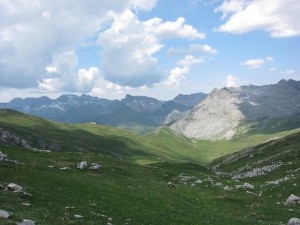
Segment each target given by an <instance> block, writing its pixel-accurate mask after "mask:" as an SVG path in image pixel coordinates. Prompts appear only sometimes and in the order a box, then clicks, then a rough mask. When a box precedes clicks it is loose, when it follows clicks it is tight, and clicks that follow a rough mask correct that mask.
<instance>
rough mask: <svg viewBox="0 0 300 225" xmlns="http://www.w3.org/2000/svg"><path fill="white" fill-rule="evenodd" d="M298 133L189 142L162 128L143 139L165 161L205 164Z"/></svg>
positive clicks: (265, 134) (284, 132) (285, 132)
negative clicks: (152, 146)
mask: <svg viewBox="0 0 300 225" xmlns="http://www.w3.org/2000/svg"><path fill="white" fill-rule="evenodd" d="M299 131H300V129H296V130H289V131H281V132H278V133H270V134H267V133H264V134H251V135H241V136H239V137H236V138H235V139H232V140H221V141H205V140H191V139H189V138H186V137H185V136H183V135H180V134H176V133H174V132H173V131H172V130H170V129H169V128H167V127H163V128H160V129H158V130H156V131H154V132H151V133H149V134H147V135H146V136H145V137H146V140H148V141H149V143H150V144H152V145H155V146H157V148H158V149H160V150H161V151H160V152H159V155H160V156H162V157H163V158H165V159H167V160H173V161H179V162H180V161H181V162H183V161H190V162H195V163H201V164H207V163H210V162H211V161H212V160H214V159H216V158H219V157H222V156H224V155H227V154H230V153H233V152H236V151H239V150H240V149H243V148H245V147H248V146H254V145H257V144H259V143H262V142H264V141H267V140H269V139H271V138H274V137H283V136H285V135H288V134H292V133H295V132H299Z"/></svg>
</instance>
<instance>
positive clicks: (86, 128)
mask: <svg viewBox="0 0 300 225" xmlns="http://www.w3.org/2000/svg"><path fill="white" fill-rule="evenodd" d="M0 127H1V128H3V129H5V130H8V131H10V132H11V133H13V134H15V135H18V136H20V137H22V138H24V139H25V140H27V141H28V142H29V143H30V145H32V146H33V147H36V148H40V147H41V144H42V145H44V147H45V149H49V147H53V146H54V147H53V149H52V150H53V151H52V152H39V151H34V150H29V149H22V148H18V147H11V146H7V145H0V151H1V152H2V153H4V154H7V156H8V159H10V160H17V163H11V162H5V161H0V185H3V186H4V187H5V186H6V185H7V184H9V183H16V184H18V185H21V186H22V187H23V188H24V190H25V191H26V192H28V193H30V194H32V197H29V198H28V199H21V198H20V194H19V193H14V192H11V191H9V190H5V189H2V190H1V189H0V209H2V210H6V211H9V212H10V213H12V217H11V218H9V219H0V224H3V225H9V224H16V222H19V221H22V219H25V218H26V219H31V220H34V221H36V223H37V224H38V225H48V224H49V225H51V224H55V225H60V224H62V225H63V224H78V225H82V224H84V225H90V224H91V225H92V224H95V225H96V224H108V223H111V224H114V225H115V224H160V225H161V224H224V225H235V224H236V225H241V224H243V225H250V224H251V225H252V224H265V225H267V224H274V225H275V224H280V223H281V222H282V223H283V224H286V223H287V221H288V220H289V219H290V218H291V217H299V213H300V206H299V205H297V206H287V205H284V203H285V201H286V199H287V198H288V197H289V195H290V194H295V195H297V196H299V195H300V192H299V186H300V173H299V172H300V157H299V156H300V133H299V130H298V131H297V130H293V131H284V132H281V133H277V134H252V135H249V136H240V137H238V138H237V139H234V140H230V141H218V142H210V141H197V140H190V139H188V138H186V137H184V136H181V135H178V134H176V133H173V132H172V131H171V130H169V129H167V128H161V129H159V130H157V131H155V132H153V133H150V134H148V135H146V136H144V137H140V136H136V135H134V134H131V133H128V132H125V131H122V130H118V129H113V128H110V127H103V126H97V125H93V124H75V125H66V124H62V123H57V122H53V121H49V120H44V119H40V118H37V117H31V116H27V115H25V114H21V113H18V112H15V111H11V110H1V111H0ZM291 133H292V134H291ZM275 136H277V137H278V138H277V139H275V140H270V141H268V142H265V143H263V144H259V145H256V143H262V142H264V141H266V140H268V139H270V138H272V137H275ZM254 145H256V146H254ZM248 146H254V147H249V148H247V149H245V150H242V151H240V152H238V150H240V149H242V148H244V147H248ZM232 152H235V153H233V154H232V155H228V154H229V153H232ZM224 155H226V156H224ZM220 156H223V157H222V158H218V157H220ZM217 158H218V159H217ZM213 159H214V161H213V162H212V160H213ZM81 161H87V162H88V163H89V164H91V163H99V164H101V165H102V168H100V170H98V171H92V170H89V169H84V170H80V169H77V168H76V164H77V163H78V162H81ZM166 161H167V162H166ZM133 162H139V164H142V165H139V164H136V163H133ZM153 162H155V163H153ZM149 163H152V164H149ZM199 164H202V165H206V167H203V166H201V165H199ZM49 166H50V167H49ZM63 167H70V168H71V169H70V170H61V169H60V168H63ZM266 168H271V169H270V170H271V172H268V169H266ZM211 171H214V172H211ZM253 171H264V174H263V175H260V174H259V175H260V176H254V177H249V176H247V174H248V175H249V174H251V172H253ZM266 171H267V172H266ZM252 174H253V173H252ZM238 176H240V177H239V178H238V180H239V181H238V180H237V179H232V177H238ZM168 182H172V183H174V184H176V186H177V187H176V188H170V187H168ZM245 183H248V184H250V188H249V185H248V187H247V185H246V186H244V184H245ZM251 185H253V189H252V188H251ZM23 203H29V204H30V205H24V204H23ZM75 215H81V216H83V217H82V218H75V217H74V216H75ZM110 218H111V219H110Z"/></svg>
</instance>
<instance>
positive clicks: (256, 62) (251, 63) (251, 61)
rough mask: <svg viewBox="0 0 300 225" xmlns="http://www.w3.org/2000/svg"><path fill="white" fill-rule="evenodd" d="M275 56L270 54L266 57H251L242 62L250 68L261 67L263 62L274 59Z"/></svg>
mask: <svg viewBox="0 0 300 225" xmlns="http://www.w3.org/2000/svg"><path fill="white" fill-rule="evenodd" d="M273 60H274V59H273V57H271V56H268V57H266V58H265V59H249V60H246V61H244V62H242V63H241V65H242V66H246V67H248V68H250V69H257V68H260V67H261V66H262V65H263V64H265V63H267V62H270V61H273Z"/></svg>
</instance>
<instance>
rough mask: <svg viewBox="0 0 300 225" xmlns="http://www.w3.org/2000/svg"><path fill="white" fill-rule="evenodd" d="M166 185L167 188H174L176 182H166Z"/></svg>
mask: <svg viewBox="0 0 300 225" xmlns="http://www.w3.org/2000/svg"><path fill="white" fill-rule="evenodd" d="M168 187H169V188H176V187H177V186H176V184H174V183H172V182H168Z"/></svg>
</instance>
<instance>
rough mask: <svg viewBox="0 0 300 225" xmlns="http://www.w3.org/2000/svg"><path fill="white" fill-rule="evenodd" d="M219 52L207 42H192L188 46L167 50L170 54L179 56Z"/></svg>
mask: <svg viewBox="0 0 300 225" xmlns="http://www.w3.org/2000/svg"><path fill="white" fill-rule="evenodd" d="M201 53H206V54H217V53H218V51H217V50H216V49H214V48H213V47H211V46H209V45H207V44H204V45H202V44H191V45H190V46H189V47H188V48H174V47H172V48H170V49H168V51H167V54H168V55H170V56H178V55H194V54H201Z"/></svg>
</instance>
